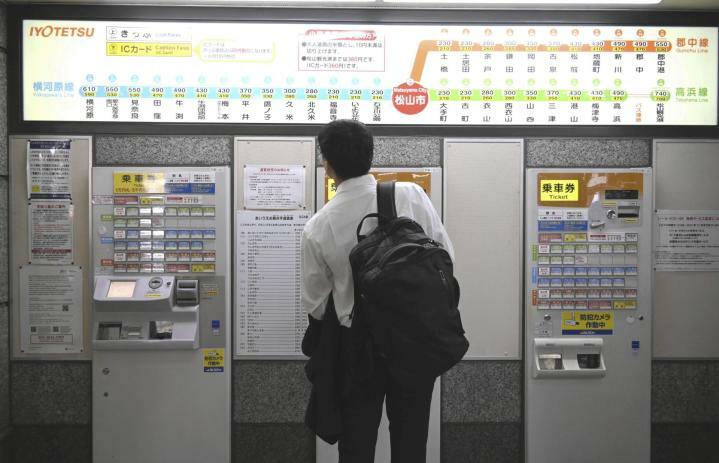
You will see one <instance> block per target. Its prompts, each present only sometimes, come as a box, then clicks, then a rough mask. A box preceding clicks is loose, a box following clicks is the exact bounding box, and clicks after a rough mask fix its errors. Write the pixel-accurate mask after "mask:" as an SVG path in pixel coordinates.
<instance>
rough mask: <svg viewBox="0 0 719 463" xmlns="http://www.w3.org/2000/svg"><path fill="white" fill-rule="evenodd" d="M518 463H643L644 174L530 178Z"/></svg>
mask: <svg viewBox="0 0 719 463" xmlns="http://www.w3.org/2000/svg"><path fill="white" fill-rule="evenodd" d="M526 181H527V188H526V214H527V216H526V222H525V223H526V240H527V246H528V250H527V253H526V265H525V271H526V275H525V278H526V286H525V287H526V289H527V294H526V302H525V306H526V311H525V316H526V324H525V326H526V329H525V332H526V342H525V359H526V362H525V368H526V370H525V382H526V384H525V386H526V394H525V401H526V402H525V414H526V433H525V439H526V452H525V453H526V461H527V462H528V463H550V462H551V463H555V462H572V463H596V462H601V461H606V462H612V463H630V462H631V463H641V462H644V463H649V458H650V421H651V417H650V412H651V410H650V394H651V358H652V355H651V344H652V342H651V331H652V330H651V325H652V319H651V317H652V287H651V286H652V277H651V275H652V260H651V240H652V234H651V218H652V179H651V169H649V168H643V169H619V170H617V169H614V170H605V169H528V170H527V176H526Z"/></svg>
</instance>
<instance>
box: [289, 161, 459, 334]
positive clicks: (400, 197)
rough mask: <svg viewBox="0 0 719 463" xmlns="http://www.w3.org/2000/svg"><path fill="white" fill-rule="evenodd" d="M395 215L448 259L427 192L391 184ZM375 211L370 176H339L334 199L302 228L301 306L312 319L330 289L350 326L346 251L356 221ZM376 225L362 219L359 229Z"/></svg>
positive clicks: (350, 290) (351, 288) (443, 233)
mask: <svg viewBox="0 0 719 463" xmlns="http://www.w3.org/2000/svg"><path fill="white" fill-rule="evenodd" d="M395 207H396V208H397V216H400V217H402V216H403V217H409V218H411V219H413V220H414V221H416V222H417V223H419V224H420V225H421V226H422V228H423V229H424V232H425V233H426V234H427V236H429V237H430V238H432V239H433V240H435V241H437V242H438V243H440V244H441V245H442V246H443V247H444V248H445V249H446V250H447V252H448V253H449V255H450V257H451V258H452V260H454V250H453V248H452V243H451V242H450V240H449V236H447V231H446V230H445V229H444V225H442V221H441V220H440V218H439V215H438V214H437V211H435V210H434V206H433V205H432V202H431V201H430V199H429V197H427V194H426V193H425V192H424V190H422V188H420V187H419V186H417V185H415V184H414V183H406V182H397V184H396V187H395ZM373 212H377V181H376V180H375V179H374V177H373V176H372V175H370V174H367V175H363V176H361V177H354V178H350V179H348V180H344V181H343V182H341V183H340V185H339V186H338V187H337V193H336V194H335V196H334V198H332V200H331V201H330V202H328V203H327V204H325V206H324V207H323V208H322V209H320V210H319V211H318V212H317V213H316V214H315V215H314V216H313V217H312V218H311V219H310V220H309V221H308V222H307V224H306V225H305V228H304V231H303V232H302V304H303V305H304V308H305V310H306V311H307V313H308V314H310V315H311V316H312V317H314V318H316V319H318V320H321V319H322V317H323V316H324V312H325V305H326V304H327V299H328V298H329V294H330V292H332V294H333V297H334V303H335V310H336V311H337V317H338V318H339V321H340V324H341V325H343V326H347V327H349V326H350V325H351V324H352V321H351V320H350V314H351V313H352V306H353V305H354V284H353V281H352V267H350V261H349V254H350V251H351V250H352V248H353V247H354V246H355V245H356V244H357V233H356V232H357V225H359V223H360V220H362V218H363V217H364V216H365V215H367V214H371V213H373ZM376 226H377V221H376V219H367V220H365V225H364V227H363V229H362V233H363V234H366V233H368V232H370V231H372V229H373V228H374V227H376Z"/></svg>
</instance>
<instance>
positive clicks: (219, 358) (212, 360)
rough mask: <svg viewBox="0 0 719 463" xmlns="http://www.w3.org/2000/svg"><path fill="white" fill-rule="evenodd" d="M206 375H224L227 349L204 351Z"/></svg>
mask: <svg viewBox="0 0 719 463" xmlns="http://www.w3.org/2000/svg"><path fill="white" fill-rule="evenodd" d="M202 357H203V362H202V364H203V367H204V372H205V373H222V372H224V371H225V349H202Z"/></svg>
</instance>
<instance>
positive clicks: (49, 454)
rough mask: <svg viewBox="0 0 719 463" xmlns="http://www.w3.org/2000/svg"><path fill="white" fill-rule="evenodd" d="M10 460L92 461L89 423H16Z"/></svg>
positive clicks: (44, 462) (48, 462) (43, 462)
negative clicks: (22, 424) (23, 424)
mask: <svg viewBox="0 0 719 463" xmlns="http://www.w3.org/2000/svg"><path fill="white" fill-rule="evenodd" d="M10 440H11V442H10V444H9V447H10V453H11V460H10V463H91V462H92V431H91V429H90V426H16V427H15V428H13V433H12V435H11V437H10Z"/></svg>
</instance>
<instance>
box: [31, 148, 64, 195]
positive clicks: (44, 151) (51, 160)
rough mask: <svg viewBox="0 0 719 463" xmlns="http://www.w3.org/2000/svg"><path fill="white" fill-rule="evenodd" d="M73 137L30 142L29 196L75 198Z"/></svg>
mask: <svg viewBox="0 0 719 463" xmlns="http://www.w3.org/2000/svg"><path fill="white" fill-rule="evenodd" d="M70 143H71V142H70V140H30V141H28V142H27V189H28V198H30V199H39V200H48V199H64V200H69V199H71V194H72V189H71V180H72V179H71V178H70V174H71V169H70Z"/></svg>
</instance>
